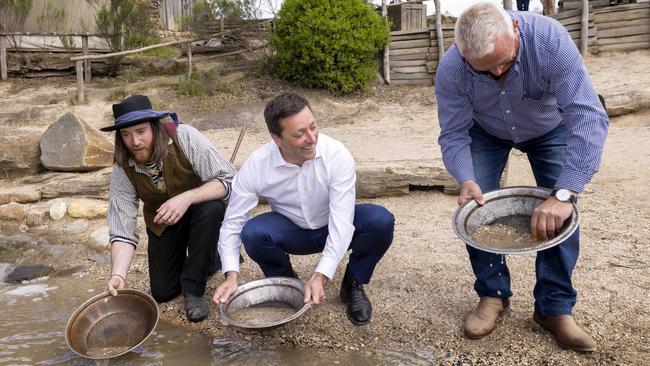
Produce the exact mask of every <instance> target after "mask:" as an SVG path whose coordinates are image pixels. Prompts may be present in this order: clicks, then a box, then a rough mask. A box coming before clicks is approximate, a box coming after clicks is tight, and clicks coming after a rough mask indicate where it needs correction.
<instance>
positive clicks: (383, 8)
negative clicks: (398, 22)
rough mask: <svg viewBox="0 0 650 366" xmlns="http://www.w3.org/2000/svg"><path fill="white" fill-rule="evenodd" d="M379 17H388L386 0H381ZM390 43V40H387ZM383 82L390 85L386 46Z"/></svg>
mask: <svg viewBox="0 0 650 366" xmlns="http://www.w3.org/2000/svg"><path fill="white" fill-rule="evenodd" d="M381 16H382V17H383V18H384V20H386V18H387V17H388V10H387V9H386V0H381ZM388 42H389V43H390V39H389V40H388ZM384 81H385V82H386V84H390V49H389V45H388V44H387V45H386V46H384Z"/></svg>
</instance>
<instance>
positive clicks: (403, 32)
mask: <svg viewBox="0 0 650 366" xmlns="http://www.w3.org/2000/svg"><path fill="white" fill-rule="evenodd" d="M418 33H427V34H428V33H429V28H425V29H413V30H405V31H393V32H390V35H391V37H392V36H403V35H405V34H418Z"/></svg>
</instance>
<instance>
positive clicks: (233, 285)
mask: <svg viewBox="0 0 650 366" xmlns="http://www.w3.org/2000/svg"><path fill="white" fill-rule="evenodd" d="M237 287H238V285H237V272H235V271H229V272H228V273H226V279H225V280H224V281H223V282H222V283H221V285H219V287H217V290H216V291H215V292H214V296H212V301H213V302H214V303H215V304H225V303H226V302H227V301H228V299H230V296H232V294H234V293H235V291H237Z"/></svg>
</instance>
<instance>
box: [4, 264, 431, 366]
mask: <svg viewBox="0 0 650 366" xmlns="http://www.w3.org/2000/svg"><path fill="white" fill-rule="evenodd" d="M88 277H90V276H81V277H79V276H77V277H66V278H43V279H41V280H38V281H32V282H30V283H29V284H23V285H7V284H2V283H0V365H12V366H18V365H92V366H94V365H95V362H94V361H92V360H89V359H85V358H83V357H80V356H78V355H76V354H75V353H73V352H72V351H71V350H70V349H69V348H68V346H67V345H66V343H65V334H64V332H65V327H66V323H67V321H68V318H69V317H70V315H71V314H72V312H73V311H74V310H75V309H76V308H77V307H78V306H79V305H81V304H82V303H83V302H84V301H85V300H87V299H88V298H90V297H92V296H94V295H96V294H98V293H99V292H100V291H101V290H102V289H103V286H104V282H103V280H97V279H89V278H88ZM433 358H434V355H433V354H431V353H426V352H410V351H409V352H400V351H396V350H371V351H360V352H345V351H333V350H316V349H292V348H287V347H261V346H259V345H256V344H255V343H253V342H248V341H244V340H237V339H235V340H232V339H230V340H228V339H220V338H212V337H210V336H207V335H206V334H204V333H202V332H199V331H190V330H185V329H181V328H178V327H175V326H173V325H172V324H170V323H167V322H165V321H163V320H162V319H161V320H159V322H158V326H157V327H156V329H155V331H154V332H153V333H152V335H151V336H150V337H149V338H148V339H147V340H146V341H145V342H144V343H143V344H142V345H141V346H139V347H137V348H136V349H135V350H134V351H132V352H129V353H127V354H125V355H122V356H119V357H116V358H114V359H111V360H110V362H109V363H108V364H109V365H112V366H117V365H256V366H257V365H288V366H291V365H296V366H298V365H300V366H302V365H355V366H356V365H379V364H381V365H430V364H432V360H433Z"/></svg>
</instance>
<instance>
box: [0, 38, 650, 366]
mask: <svg viewBox="0 0 650 366" xmlns="http://www.w3.org/2000/svg"><path fill="white" fill-rule="evenodd" d="M649 62H650V51H648V50H646V51H637V52H633V53H629V54H620V55H611V56H602V57H590V58H589V59H588V60H587V67H588V69H589V70H590V72H591V73H592V76H593V80H594V84H595V86H596V88H597V89H598V91H599V92H601V93H603V94H606V92H611V91H620V90H625V89H630V88H631V89H634V88H639V87H647V85H650V73H648V72H647V64H648V63H649ZM612 65H625V68H622V67H612ZM62 84H65V85H64V86H62V87H61V88H62V89H64V90H67V92H68V93H71V92H72V90H73V85H74V84H73V81H72V80H70V81H69V82H66V83H62ZM237 85H239V87H240V94H239V95H238V96H237V95H235V96H234V97H233V96H227V97H220V96H215V97H214V99H210V98H207V99H202V100H198V101H197V100H194V99H189V98H183V97H178V98H177V97H175V95H174V93H173V92H172V91H170V90H169V89H166V88H155V89H151V90H147V91H146V92H147V93H148V94H150V95H153V96H154V98H156V99H157V100H159V102H158V103H159V105H164V106H165V107H166V108H165V109H170V110H175V111H177V112H178V114H179V116H181V119H183V120H185V121H186V122H188V123H190V124H193V125H195V126H197V127H199V128H200V129H202V130H204V131H205V133H206V135H208V137H210V138H211V139H212V140H213V141H214V142H215V144H216V145H217V146H218V147H219V149H221V150H222V151H224V152H225V153H226V156H229V153H230V152H231V151H232V147H233V142H234V141H235V140H236V136H237V134H238V133H239V128H240V127H241V126H242V125H247V126H249V132H248V133H247V135H246V138H245V140H244V144H243V145H242V148H241V149H240V152H239V155H238V157H237V160H236V163H237V164H241V163H242V162H243V161H244V159H245V157H246V156H247V155H248V154H249V153H250V152H251V151H252V150H253V149H254V148H255V147H256V146H259V144H260V143H262V142H264V141H266V140H267V139H268V135H267V133H266V131H265V128H264V125H263V122H262V120H261V114H260V112H261V109H262V108H263V105H264V101H265V100H267V99H268V98H269V97H271V96H272V95H274V94H276V93H277V92H278V91H280V90H285V89H288V88H289V87H288V86H287V85H285V84H282V83H277V82H272V81H271V80H269V79H267V78H264V77H246V78H244V79H242V80H239V81H238V82H237ZM58 87H59V86H50V88H52V89H51V91H53V90H55V89H56V88H58ZM26 88H27V89H21V90H17V93H19V94H20V95H18V97H20V96H22V97H24V98H25V100H26V101H27V100H28V99H29V94H30V93H31V92H30V91H29V88H28V87H26ZM291 89H294V90H297V91H299V92H301V93H304V94H305V95H306V96H307V97H308V98H309V99H310V100H312V102H313V104H314V109H315V111H316V115H317V117H318V118H319V120H320V122H321V131H322V132H323V133H326V134H328V135H331V136H333V137H335V138H338V139H340V140H342V141H344V142H345V144H346V146H348V148H349V149H350V150H351V151H352V153H353V155H354V156H355V158H356V159H357V161H370V160H377V161H382V160H400V159H436V158H439V154H440V153H439V148H438V146H437V144H436V138H437V133H438V127H437V118H436V114H435V99H434V92H433V88H431V87H428V88H427V87H383V86H377V87H375V88H373V89H372V90H370V91H369V92H367V93H365V94H358V95H350V96H345V97H343V96H333V95H329V94H326V93H324V92H320V91H306V90H302V89H299V88H291ZM0 91H5V92H8V89H7V87H6V86H0ZM37 92H38V93H41V94H47V93H48V89H47V87H44V86H39V87H38V90H37ZM94 103H95V104H91V105H86V106H74V107H71V108H74V109H75V111H76V112H77V113H79V114H80V115H81V116H84V115H85V116H87V117H88V118H87V120H88V121H89V122H90V123H92V124H93V125H96V126H100V125H102V126H103V125H105V124H106V122H107V121H108V120H109V117H110V113H109V112H108V111H109V108H110V103H111V101H109V100H102V101H98V100H96V101H95V102H94ZM98 109H101V110H102V112H101V113H97V111H98ZM649 140H650V112H648V111H646V112H638V113H636V114H633V115H627V116H622V117H618V118H616V119H614V120H612V123H611V127H610V133H609V137H608V139H607V143H606V147H605V152H604V156H603V162H602V165H601V170H600V172H598V173H597V174H596V176H595V177H594V179H593V180H592V182H591V184H590V185H589V186H588V187H587V189H586V191H585V192H584V193H583V194H582V195H581V198H580V209H581V213H582V223H581V235H582V236H581V238H582V242H581V243H582V244H581V256H580V259H579V261H578V264H577V266H576V269H575V271H574V276H573V279H574V286H575V287H576V289H577V290H578V303H577V305H576V307H575V308H574V315H575V317H576V320H577V321H578V323H579V324H580V325H581V326H582V327H583V328H584V329H585V330H586V331H587V332H588V333H589V334H591V335H592V336H593V337H594V338H595V340H596V341H597V342H598V346H599V348H598V350H597V351H596V352H594V353H591V354H580V353H576V352H572V351H566V350H562V349H561V348H559V347H558V346H557V345H556V343H555V341H554V340H553V338H552V336H551V335H550V334H549V333H547V332H545V331H544V330H543V329H541V328H540V327H539V326H538V325H536V324H535V323H534V322H533V321H532V311H533V298H532V290H533V286H534V280H535V273H534V260H535V258H534V255H530V254H526V255H516V256H509V257H508V259H507V260H508V263H509V266H510V270H511V274H512V289H513V292H514V296H513V297H512V299H511V300H512V309H511V311H509V312H508V313H507V314H505V316H503V317H502V319H501V320H500V321H499V325H498V327H497V329H496V330H495V331H494V332H493V333H492V334H491V335H490V336H488V337H486V338H484V339H482V340H469V339H466V338H465V337H464V336H463V335H462V328H461V327H462V318H463V316H464V314H465V313H466V312H467V311H468V310H470V309H471V308H472V307H473V306H475V304H476V302H477V300H478V299H477V297H476V295H475V293H474V291H473V289H472V284H473V281H474V277H473V275H472V272H471V268H470V265H469V261H468V259H467V253H466V251H465V248H464V245H463V244H462V243H461V242H460V240H458V239H457V238H456V237H455V236H454V233H453V231H452V228H451V217H452V214H453V212H454V210H455V209H456V207H457V205H456V197H454V196H450V195H445V194H442V193H440V192H436V191H426V192H422V191H420V192H412V193H411V194H410V195H408V196H403V197H389V198H380V199H373V200H366V201H365V202H373V203H377V204H381V205H384V206H386V207H387V208H388V209H389V210H390V211H392V212H393V213H394V214H395V217H396V226H395V238H394V241H393V245H392V247H391V248H390V249H389V251H388V252H387V254H386V256H385V257H384V259H383V260H382V261H381V262H380V264H379V266H378V267H377V270H376V271H375V274H374V276H373V279H372V281H371V283H370V284H369V285H368V286H366V289H367V293H368V295H369V297H370V299H371V301H372V302H373V306H374V313H373V318H372V322H371V323H370V324H369V325H367V326H363V327H357V326H354V325H352V324H351V323H350V322H349V321H348V320H347V318H346V316H345V305H344V304H342V303H341V301H340V300H339V299H338V290H339V287H338V286H339V283H340V280H341V276H342V275H341V273H337V274H336V276H335V278H334V280H333V281H331V283H330V284H329V285H328V286H327V289H326V290H327V301H326V302H325V303H324V304H322V305H320V306H318V307H314V308H312V309H310V310H309V311H308V312H307V313H306V314H305V315H303V316H302V317H301V318H299V319H297V320H296V321H294V322H291V323H289V324H286V325H284V326H281V327H277V328H274V329H268V330H264V331H244V330H238V329H235V328H232V327H229V326H226V325H224V324H223V323H222V322H221V320H220V319H219V317H218V311H217V310H218V309H217V308H216V306H213V307H212V309H211V315H210V317H209V318H208V320H207V321H204V322H202V323H199V324H188V323H187V322H186V321H185V320H184V318H185V316H184V312H183V307H182V299H180V298H179V299H176V300H174V301H172V302H170V303H168V304H164V305H162V306H161V311H162V312H161V316H162V317H163V318H164V319H166V320H170V321H172V322H175V323H177V324H182V325H183V326H187V327H190V328H194V329H202V330H204V331H205V332H207V333H208V334H209V335H211V336H216V337H219V338H226V339H245V340H248V341H251V342H253V343H256V344H259V345H260V346H274V345H287V346H290V347H296V348H297V349H305V348H312V349H317V350H330V351H332V352H342V351H346V350H347V351H352V352H356V351H359V352H367V351H372V350H377V349H383V350H396V351H397V350H406V351H409V350H410V351H417V352H419V353H420V354H426V355H430V358H431V362H432V363H435V364H453V365H479V364H480V365H485V364H494V365H503V364H517V365H525V364H530V365H612V364H620V365H630V364H644V363H648V362H650V310H649V309H650V298H649V297H648V291H649V290H650V250H649V249H650V248H649V244H648V242H647V238H648V237H650V224H649V222H648V217H650V203H649V201H648V199H647V197H648V196H649V195H650V188H649V184H648V183H650V181H649V180H648V177H650V164H648V163H649V162H650V144H648V143H647V141H649ZM507 184H508V185H531V184H533V178H532V174H531V173H530V168H529V167H528V163H527V160H526V158H525V156H523V155H521V154H519V153H512V154H511V160H510V166H509V174H508V180H507ZM265 210H268V207H267V206H261V207H260V208H258V209H257V210H256V213H259V212H263V211H265ZM142 246H143V247H144V243H143V245H142ZM292 261H293V263H294V267H295V269H296V270H297V272H298V274H299V275H300V277H301V278H302V279H307V278H308V277H309V276H310V274H311V272H312V271H313V268H314V267H315V265H316V263H317V261H318V256H317V255H313V256H306V257H293V258H292ZM345 263H347V258H346V259H344V260H343V262H342V264H341V265H340V266H339V269H340V271H342V268H344V265H345ZM89 270H90V271H91V272H93V273H94V274H95V275H96V276H101V275H103V274H105V273H108V271H109V269H108V265H106V264H104V265H93V266H91V267H90V268H89ZM146 273H147V268H146V250H145V249H144V248H141V249H139V250H138V251H137V253H136V257H135V262H134V264H133V265H132V268H131V271H130V272H129V280H130V284H131V285H132V286H133V287H135V288H140V289H143V290H147V289H148V283H147V281H146ZM261 275H262V274H261V271H260V270H259V268H258V267H257V266H256V265H255V264H254V263H253V262H252V261H251V260H250V259H248V258H246V261H245V262H244V264H243V265H242V282H245V281H249V280H252V279H255V278H259V277H261ZM220 280H221V275H215V276H214V277H213V278H212V279H211V281H210V282H209V288H208V290H207V292H206V296H209V297H211V295H212V293H213V292H214V289H215V288H216V286H217V285H218V284H219V283H220Z"/></svg>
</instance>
